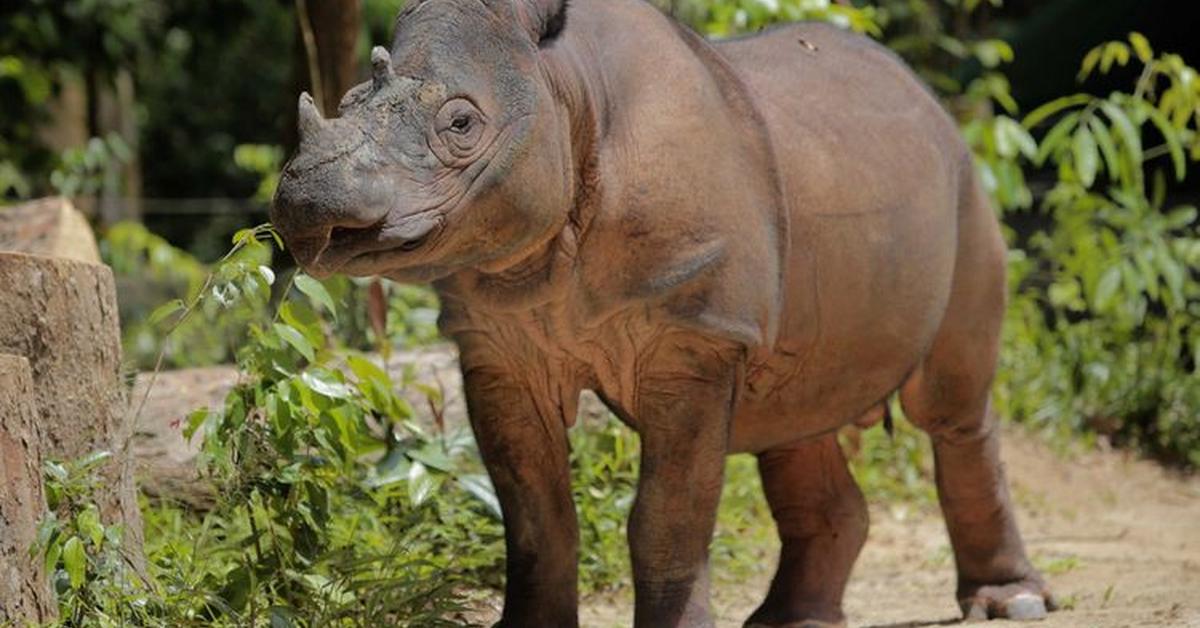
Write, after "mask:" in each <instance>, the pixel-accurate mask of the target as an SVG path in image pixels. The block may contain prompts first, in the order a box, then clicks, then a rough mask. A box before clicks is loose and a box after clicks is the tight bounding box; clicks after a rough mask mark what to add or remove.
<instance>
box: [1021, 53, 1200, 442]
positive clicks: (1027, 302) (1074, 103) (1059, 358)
mask: <svg viewBox="0 0 1200 628" xmlns="http://www.w3.org/2000/svg"><path fill="white" fill-rule="evenodd" d="M1135 59H1136V61H1137V62H1139V63H1141V64H1142V72H1141V74H1140V77H1139V78H1138V80H1137V82H1136V84H1135V85H1134V86H1133V90H1132V91H1131V92H1120V91H1118V92H1113V93H1111V94H1109V95H1108V96H1104V97H1100V96H1093V95H1090V94H1076V95H1072V96H1067V97H1064V98H1060V99H1057V100H1055V101H1053V102H1050V103H1047V104H1046V105H1044V106H1042V107H1039V108H1037V109H1036V110H1034V111H1033V112H1032V113H1030V114H1029V115H1028V116H1027V117H1026V118H1025V120H1024V122H1023V125H1024V127H1025V128H1028V129H1035V128H1040V127H1043V126H1044V127H1047V130H1046V132H1045V134H1044V135H1043V136H1042V139H1041V141H1040V145H1039V147H1038V151H1037V153H1036V154H1035V155H1034V158H1033V161H1034V165H1035V166H1046V167H1050V168H1052V169H1053V170H1054V172H1055V173H1056V175H1057V176H1056V181H1055V184H1054V186H1053V187H1052V188H1051V189H1050V190H1049V191H1048V192H1046V193H1045V194H1044V196H1043V197H1042V198H1041V200H1040V206H1039V207H1038V209H1037V211H1038V212H1039V213H1040V214H1041V215H1042V216H1044V217H1045V218H1046V219H1047V220H1046V223H1047V226H1046V227H1044V228H1042V229H1038V230H1036V231H1035V232H1033V233H1032V234H1029V235H1028V236H1027V237H1026V238H1025V240H1024V242H1021V243H1019V244H1021V245H1023V250H1015V251H1014V257H1013V263H1012V265H1011V275H1012V277H1011V280H1012V283H1013V289H1014V293H1013V296H1012V299H1011V303H1010V307H1009V312H1008V321H1007V327H1006V330H1005V352H1004V357H1003V360H1002V369H1001V377H1000V384H1001V385H1000V387H999V390H1000V400H1001V403H1000V407H1001V409H1002V411H1003V412H1004V413H1005V414H1007V415H1009V416H1012V417H1014V418H1017V419H1020V420H1024V421H1027V422H1030V423H1032V424H1034V425H1037V426H1041V427H1043V428H1045V429H1047V430H1048V431H1053V432H1056V433H1058V434H1061V435H1069V434H1078V433H1081V432H1082V433H1089V432H1092V433H1098V434H1101V435H1104V436H1107V437H1111V438H1114V439H1116V440H1118V441H1122V442H1127V443H1130V444H1135V445H1139V446H1142V447H1144V448H1146V449H1148V450H1150V451H1152V452H1154V453H1157V454H1159V455H1160V456H1162V457H1164V458H1166V459H1168V460H1171V461H1174V462H1179V463H1183V464H1191V465H1200V422H1197V421H1196V420H1195V418H1194V416H1192V417H1189V416H1188V414H1189V411H1188V408H1191V414H1193V415H1194V412H1195V409H1196V408H1198V407H1200V405H1197V400H1200V370H1198V365H1200V277H1198V276H1197V273H1196V270H1197V269H1198V268H1200V237H1198V233H1197V226H1198V224H1200V223H1198V222H1197V211H1196V208H1195V207H1194V206H1191V205H1178V206H1168V204H1167V198H1168V194H1167V192H1168V180H1170V179H1174V180H1176V181H1181V180H1183V178H1184V177H1185V176H1186V174H1187V170H1188V167H1189V166H1190V165H1191V163H1192V162H1194V161H1196V160H1197V159H1200V134H1198V133H1197V126H1198V124H1200V80H1197V77H1196V72H1195V70H1194V69H1192V68H1191V67H1189V66H1187V65H1186V64H1185V63H1184V62H1183V61H1182V59H1180V58H1179V57H1178V56H1175V55H1170V54H1164V55H1155V54H1154V52H1153V51H1152V50H1151V48H1150V45H1149V43H1148V42H1146V40H1145V38H1143V37H1142V36H1141V35H1139V34H1137V33H1134V34H1131V35H1130V37H1129V41H1128V43H1126V42H1111V43H1108V44H1104V45H1102V46H1099V47H1097V48H1096V49H1094V50H1093V51H1091V52H1090V53H1089V54H1088V55H1087V57H1085V59H1084V61H1083V69H1082V70H1081V73H1080V77H1081V78H1086V77H1087V76H1088V75H1089V74H1090V73H1092V72H1094V71H1096V70H1097V69H1098V70H1099V71H1101V72H1107V71H1109V70H1110V69H1111V68H1112V67H1114V66H1118V65H1125V64H1126V63H1129V62H1131V61H1133V60H1135ZM1051 122H1052V123H1051ZM1152 143H1153V144H1154V145H1151V144H1152Z"/></svg>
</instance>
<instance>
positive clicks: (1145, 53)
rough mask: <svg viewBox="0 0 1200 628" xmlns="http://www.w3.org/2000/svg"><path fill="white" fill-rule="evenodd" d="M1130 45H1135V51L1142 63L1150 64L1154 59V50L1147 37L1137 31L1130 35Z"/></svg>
mask: <svg viewBox="0 0 1200 628" xmlns="http://www.w3.org/2000/svg"><path fill="white" fill-rule="evenodd" d="M1129 43H1131V44H1133V51H1134V52H1135V53H1136V54H1137V58H1138V59H1140V60H1141V62H1142V63H1149V62H1150V61H1152V60H1153V59H1154V50H1153V49H1151V48H1150V41H1149V40H1147V39H1146V36H1145V35H1143V34H1141V33H1139V32H1137V31H1134V32H1132V33H1129Z"/></svg>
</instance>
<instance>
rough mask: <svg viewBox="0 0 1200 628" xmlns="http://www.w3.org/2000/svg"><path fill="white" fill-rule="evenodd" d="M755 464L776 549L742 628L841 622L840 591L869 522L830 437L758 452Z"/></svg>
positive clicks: (822, 627) (806, 627)
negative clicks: (766, 584)
mask: <svg viewBox="0 0 1200 628" xmlns="http://www.w3.org/2000/svg"><path fill="white" fill-rule="evenodd" d="M758 464H759V473H760V474H761V475H762V480H763V490H764V492H765V493H766V496H767V503H768V504H769V505H770V507H771V514H772V516H773V517H774V518H775V524H776V527H777V528H778V531H779V538H780V540H781V542H782V544H783V548H782V550H781V552H780V556H779V567H778V569H777V571H776V573H775V578H774V579H773V580H772V581H771V589H770V591H769V592H768V593H767V597H766V600H765V601H763V603H762V605H760V606H759V607H758V609H757V610H756V611H755V612H754V614H753V615H751V617H750V619H749V620H747V622H746V628H833V627H838V626H845V625H846V616H845V615H844V614H843V613H842V595H843V593H845V590H846V582H847V580H849V578H850V571H851V569H852V568H853V567H854V561H855V559H856V558H858V553H859V550H861V549H862V546H863V543H864V542H865V541H866V538H867V526H868V521H867V505H866V501H865V500H864V499H863V495H862V492H861V491H860V490H859V488H858V485H857V484H856V483H855V482H854V478H853V477H852V476H851V475H850V472H849V470H848V469H847V467H846V459H845V456H844V455H843V454H842V450H841V447H840V446H839V445H838V442H837V436H836V434H828V435H825V436H821V437H818V438H814V439H810V440H804V441H801V442H798V443H793V444H791V445H788V446H785V447H781V448H778V449H772V450H769V451H766V452H763V453H762V454H759V457H758Z"/></svg>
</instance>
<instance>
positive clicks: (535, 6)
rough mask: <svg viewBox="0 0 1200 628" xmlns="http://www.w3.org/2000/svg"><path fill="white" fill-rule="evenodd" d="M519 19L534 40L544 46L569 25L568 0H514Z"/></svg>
mask: <svg viewBox="0 0 1200 628" xmlns="http://www.w3.org/2000/svg"><path fill="white" fill-rule="evenodd" d="M513 1H514V2H515V4H516V9H517V19H519V20H520V21H521V23H522V24H523V25H524V26H525V28H526V29H527V30H528V31H529V34H530V36H531V37H533V41H534V42H535V43H537V45H539V46H543V45H545V44H547V43H549V42H551V41H553V40H554V39H555V38H556V37H558V36H559V35H560V34H561V33H562V30H563V28H564V27H566V25H567V0H513Z"/></svg>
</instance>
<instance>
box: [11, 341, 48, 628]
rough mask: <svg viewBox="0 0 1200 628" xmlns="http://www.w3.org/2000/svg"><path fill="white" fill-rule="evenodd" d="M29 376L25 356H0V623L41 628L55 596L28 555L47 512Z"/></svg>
mask: <svg viewBox="0 0 1200 628" xmlns="http://www.w3.org/2000/svg"><path fill="white" fill-rule="evenodd" d="M34 406H35V402H34V387H33V374H32V372H31V370H30V368H29V361H28V360H26V359H25V358H23V357H20V356H15V355H8V354H4V353H0V625H5V626H7V625H13V626H24V625H25V624H27V623H36V624H42V623H45V622H47V621H49V620H50V619H53V617H54V614H55V613H54V611H55V606H54V597H53V596H52V595H51V591H50V580H49V579H48V577H47V575H46V572H45V569H44V568H43V566H42V560H41V558H40V557H35V556H32V555H31V554H30V551H29V550H30V548H31V547H33V544H34V541H36V540H37V529H38V523H39V522H40V521H41V520H42V517H43V516H44V515H45V513H46V496H45V495H44V494H43V493H42V453H41V450H40V449H39V447H38V443H39V440H38V435H37V429H36V425H37V415H36V411H35V410H34Z"/></svg>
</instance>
